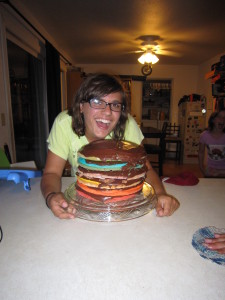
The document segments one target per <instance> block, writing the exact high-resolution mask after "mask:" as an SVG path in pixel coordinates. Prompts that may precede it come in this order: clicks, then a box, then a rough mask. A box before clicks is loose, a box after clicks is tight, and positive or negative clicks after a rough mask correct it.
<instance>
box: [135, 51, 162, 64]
mask: <svg viewBox="0 0 225 300" xmlns="http://www.w3.org/2000/svg"><path fill="white" fill-rule="evenodd" d="M138 61H139V63H141V64H142V65H144V64H146V63H147V64H155V63H157V62H158V61H159V59H158V57H157V56H156V55H155V54H154V53H152V51H151V50H147V51H146V52H145V53H144V54H142V56H140V57H139V58H138Z"/></svg>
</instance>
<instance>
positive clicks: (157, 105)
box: [142, 80, 171, 121]
mask: <svg viewBox="0 0 225 300" xmlns="http://www.w3.org/2000/svg"><path fill="white" fill-rule="evenodd" d="M170 95H171V81H170V80H147V81H145V82H144V84H143V95H142V120H162V121H163V120H169V115H170Z"/></svg>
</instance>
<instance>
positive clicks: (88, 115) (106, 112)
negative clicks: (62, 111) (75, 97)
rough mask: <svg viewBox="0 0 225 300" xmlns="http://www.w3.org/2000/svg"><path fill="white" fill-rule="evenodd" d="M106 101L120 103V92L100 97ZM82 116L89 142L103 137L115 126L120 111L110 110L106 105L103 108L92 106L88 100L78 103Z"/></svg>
mask: <svg viewBox="0 0 225 300" xmlns="http://www.w3.org/2000/svg"><path fill="white" fill-rule="evenodd" d="M99 100H104V101H105V102H107V103H122V95H121V93H120V92H116V93H112V94H109V95H106V96H104V97H101V99H99ZM80 110H81V113H83V116H84V123H85V136H86V138H87V139H88V141H89V142H93V141H95V140H99V139H104V138H105V137H106V136H107V135H108V134H109V133H110V132H111V131H112V130H113V129H114V127H115V126H116V124H117V122H118V121H119V118H120V115H121V112H116V111H112V110H111V108H110V106H109V105H107V106H106V108H105V109H96V108H92V107H91V106H90V104H89V103H88V102H85V103H81V104H80Z"/></svg>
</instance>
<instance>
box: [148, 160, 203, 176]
mask: <svg viewBox="0 0 225 300" xmlns="http://www.w3.org/2000/svg"><path fill="white" fill-rule="evenodd" d="M149 158H150V161H151V159H154V158H151V157H149ZM156 171H157V173H158V170H157V169H156ZM187 171H188V172H192V173H193V174H194V175H195V176H196V177H198V178H202V177H203V174H202V172H201V171H200V168H199V165H198V164H182V163H181V164H178V163H177V162H176V161H174V160H171V159H166V160H165V161H164V164H163V176H166V177H167V176H168V177H171V176H176V175H178V174H180V173H183V172H187Z"/></svg>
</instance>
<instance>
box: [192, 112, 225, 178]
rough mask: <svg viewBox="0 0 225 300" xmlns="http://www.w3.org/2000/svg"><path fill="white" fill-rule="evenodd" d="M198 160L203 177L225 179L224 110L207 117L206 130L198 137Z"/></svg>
mask: <svg viewBox="0 0 225 300" xmlns="http://www.w3.org/2000/svg"><path fill="white" fill-rule="evenodd" d="M205 149H207V165H206V167H205V166H204V160H205ZM198 158H199V167H200V169H201V171H202V173H203V175H204V176H205V177H225V110H221V111H219V112H213V113H212V114H211V116H210V117H209V120H208V128H207V129H206V130H205V131H203V132H202V133H201V135H200V140H199V154H198Z"/></svg>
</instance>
